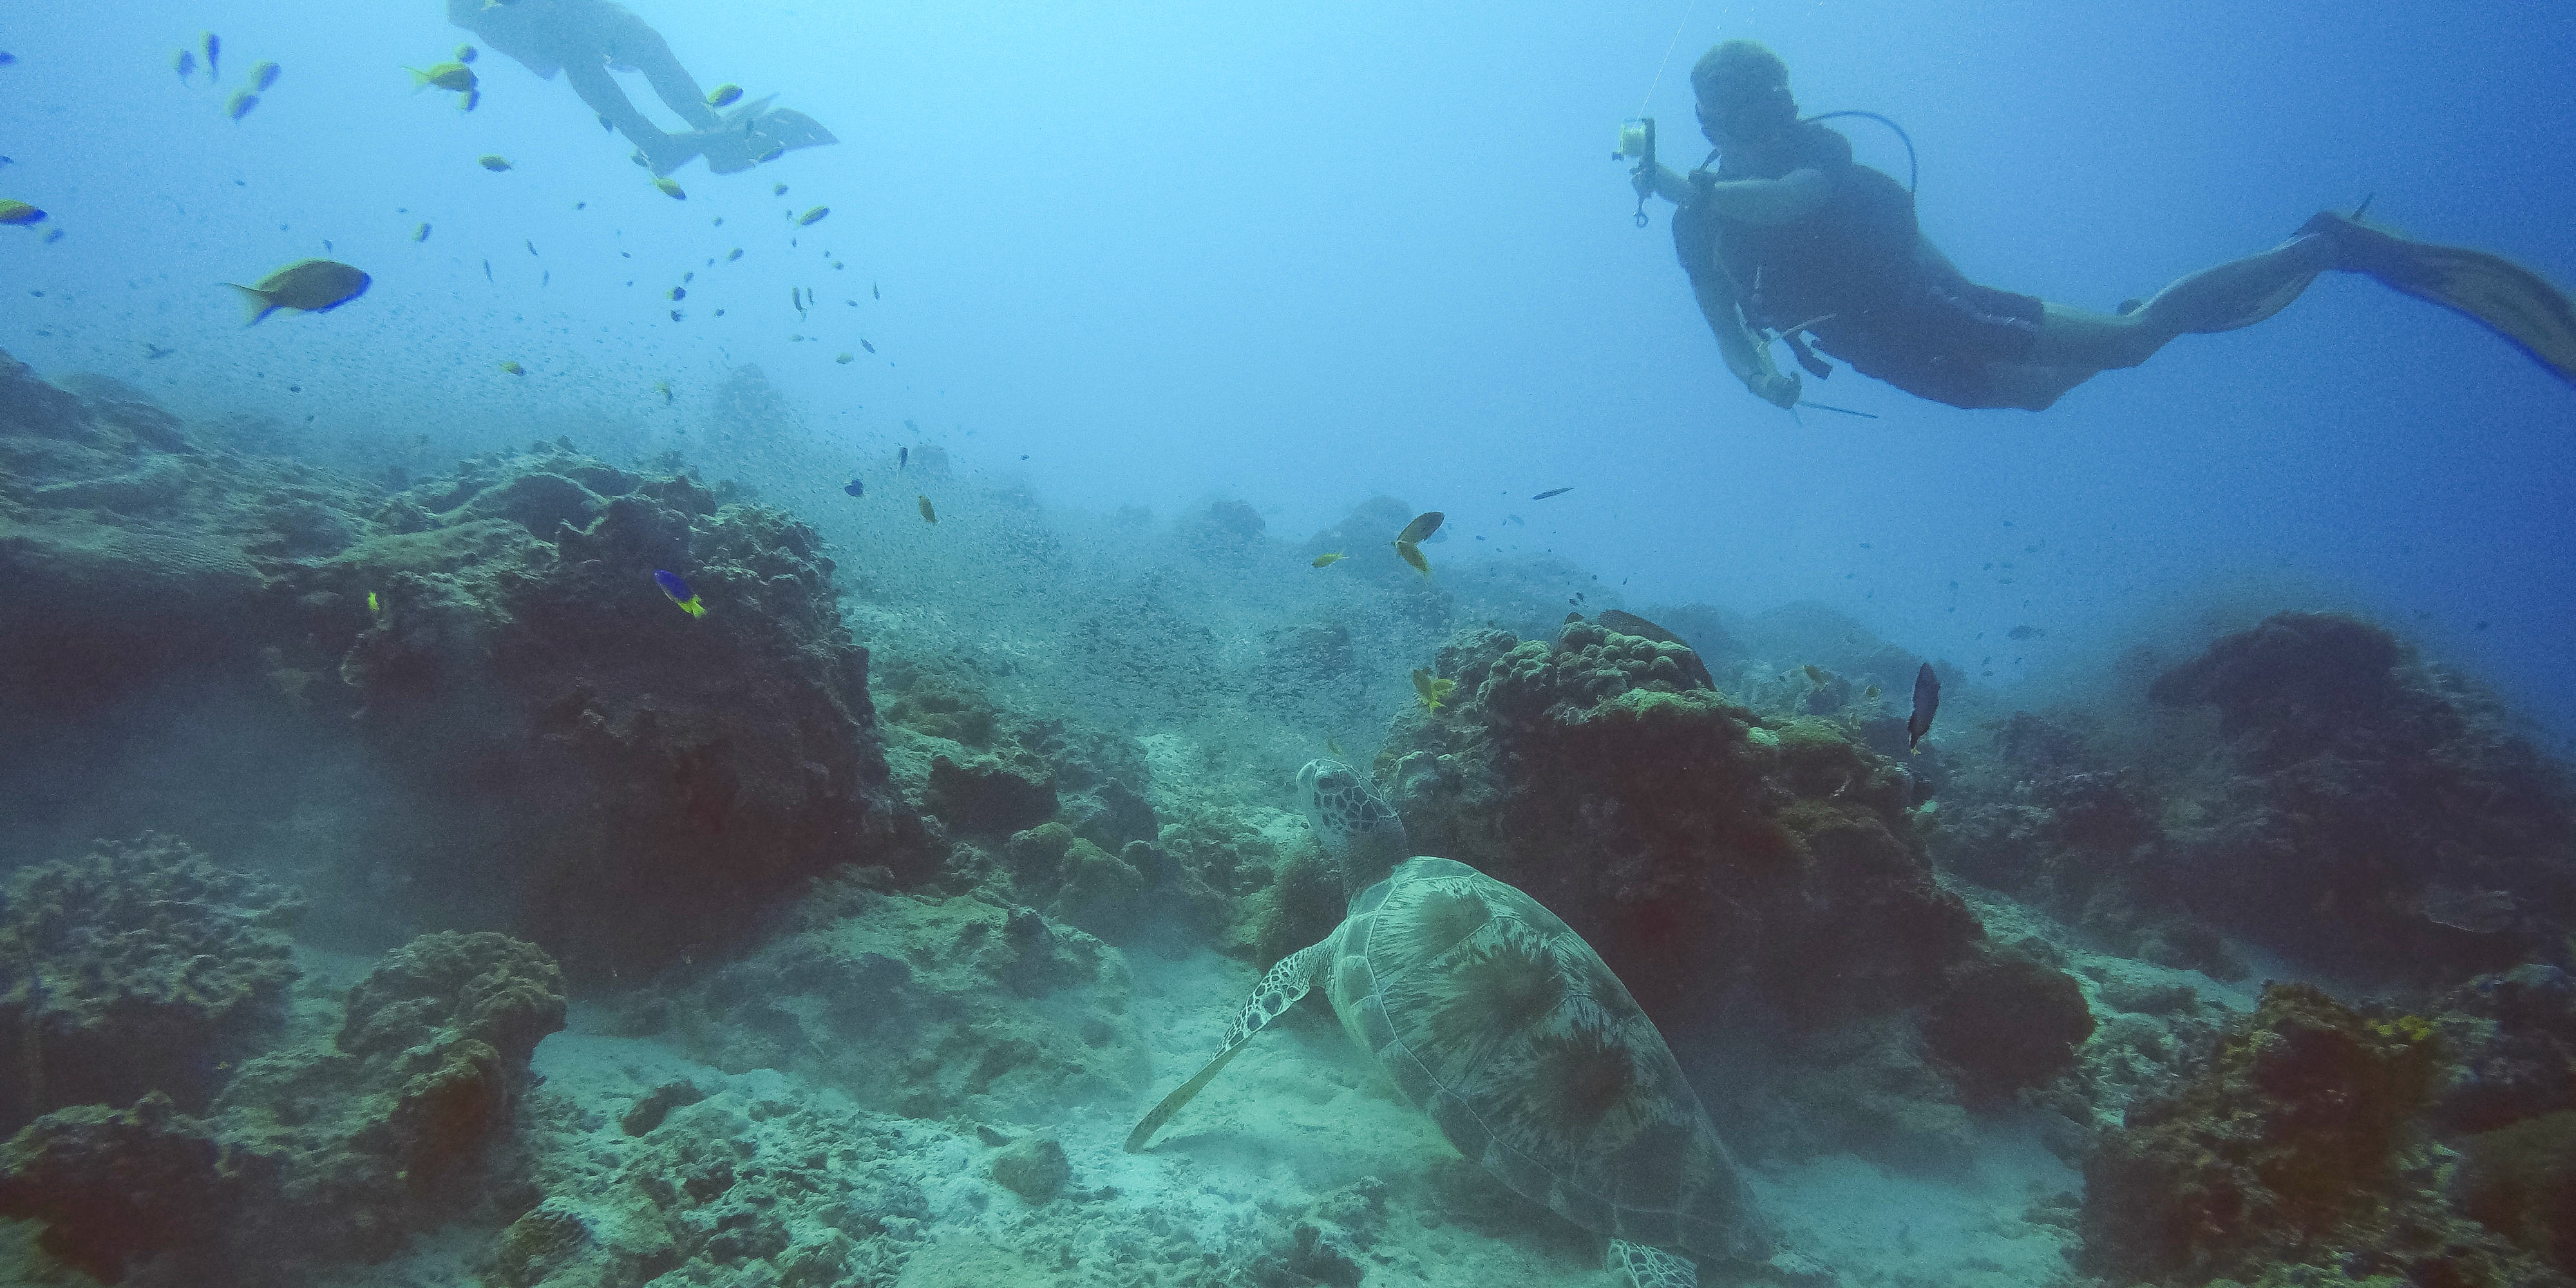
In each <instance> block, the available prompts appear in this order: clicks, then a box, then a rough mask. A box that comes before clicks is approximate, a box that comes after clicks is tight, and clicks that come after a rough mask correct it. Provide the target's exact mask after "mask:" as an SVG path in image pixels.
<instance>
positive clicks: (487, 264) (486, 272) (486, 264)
mask: <svg viewBox="0 0 2576 1288" xmlns="http://www.w3.org/2000/svg"><path fill="white" fill-rule="evenodd" d="M483 280H484V281H487V282H488V281H491V280H492V261H490V260H488V259H487V260H484V261H483Z"/></svg>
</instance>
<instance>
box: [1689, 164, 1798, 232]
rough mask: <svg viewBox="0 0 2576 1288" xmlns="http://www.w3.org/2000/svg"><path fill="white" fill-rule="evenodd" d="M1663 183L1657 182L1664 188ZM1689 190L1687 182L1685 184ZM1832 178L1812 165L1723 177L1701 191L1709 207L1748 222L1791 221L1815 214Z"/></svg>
mask: <svg viewBox="0 0 2576 1288" xmlns="http://www.w3.org/2000/svg"><path fill="white" fill-rule="evenodd" d="M1662 189H1663V185H1662V184H1661V183H1660V182H1659V183H1657V184H1656V190H1657V191H1659V192H1660V191H1662ZM1685 190H1687V185H1685ZM1833 190H1834V183H1833V180H1831V179H1828V178H1826V177H1825V172H1824V171H1822V170H1817V169H1813V168H1809V169H1804V170H1792V171H1790V172H1789V173H1787V174H1784V175H1782V176H1780V177H1779V178H1777V179H1721V180H1718V181H1717V182H1715V183H1711V184H1709V185H1707V186H1706V187H1705V188H1703V189H1702V190H1701V192H1700V196H1699V199H1700V200H1701V201H1703V202H1706V203H1707V204H1708V208H1709V209H1711V210H1714V211H1716V212H1717V213H1719V214H1721V215H1724V216H1726V217H1727V218H1729V219H1736V220H1741V221H1743V222H1745V223H1748V224H1765V225H1771V224H1791V223H1796V222H1797V221H1799V220H1801V219H1804V218H1806V217H1807V216H1809V215H1811V214H1814V213H1815V212H1816V210H1817V209H1818V208H1819V207H1821V206H1823V205H1824V204H1825V198H1827V197H1829V196H1832V195H1833Z"/></svg>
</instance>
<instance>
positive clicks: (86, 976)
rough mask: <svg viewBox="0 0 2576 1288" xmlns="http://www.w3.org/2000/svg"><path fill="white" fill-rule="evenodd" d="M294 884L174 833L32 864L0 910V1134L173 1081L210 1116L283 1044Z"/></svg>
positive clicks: (184, 1105) (174, 1095)
mask: <svg viewBox="0 0 2576 1288" xmlns="http://www.w3.org/2000/svg"><path fill="white" fill-rule="evenodd" d="M304 909H305V900H304V898H303V896H301V895H299V894H297V893H296V892H294V891H291V890H287V889H284V888H281V887H279V886H275V885H271V884H269V883H268V882H266V881H262V880H260V879H258V878H257V877H253V876H250V875H248V874H246V873H241V872H235V871H231V870H229V869H226V868H222V867H218V866H216V865H215V864H213V863H211V862H209V861H207V860H206V859H205V858H204V857H203V856H202V855H199V854H198V853H197V852H196V851H195V850H193V849H191V848H190V847H189V846H188V845H187V844H186V843H185V842H183V841H180V840H178V839H176V838H173V837H167V836H150V835H147V836H145V837H143V838H141V839H139V840H136V841H133V842H130V843H117V842H100V843H99V844H98V845H97V846H96V847H94V848H93V849H92V850H91V851H90V853H88V854H86V855H84V856H82V857H80V858H78V859H73V860H69V861H57V862H52V863H43V864H38V865H35V866H33V867H28V868H22V869H20V870H19V871H18V872H16V873H15V874H13V875H12V876H11V877H10V878H9V881H8V883H7V888H6V905H5V910H0V981H5V984H6V991H5V992H0V1071H5V1072H0V1132H10V1131H15V1130H17V1129H18V1128H20V1127H23V1126H25V1125H26V1124H27V1123H28V1121H29V1120H31V1119H33V1118H35V1117H37V1116H38V1115H40V1114H44V1113H46V1112H49V1111H51V1110H55V1109H61V1108H65V1107H67V1106H72V1105H91V1104H106V1105H127V1104H132V1103H134V1102H135V1101H137V1100H139V1099H141V1098H142V1097H143V1096H144V1095H146V1094H147V1093H156V1092H157V1093H159V1094H160V1095H161V1096H163V1097H164V1098H165V1099H166V1100H167V1101H169V1102H170V1103H171V1105H172V1106H173V1107H174V1108H175V1109H177V1110H179V1111H182V1112H187V1113H202V1112H204V1110H205V1108H206V1107H207V1106H208V1105H209V1104H211V1103H212V1102H213V1101H214V1099H215V1096H216V1095H217V1094H218V1093H219V1092H221V1091H222V1090H223V1088H224V1085H225V1084H226V1082H228V1081H229V1075H228V1074H227V1072H226V1071H227V1070H229V1069H230V1068H232V1067H233V1065H234V1064H235V1063H237V1062H239V1061H241V1060H243V1059H245V1058H247V1057H248V1056H250V1055H252V1054H255V1053H256V1052H258V1051H261V1050H264V1049H266V1047H267V1046H268V1045H269V1044H271V1043H273V1042H275V1041H276V1040H277V1039H278V1037H279V1036H280V1034H281V1032H282V1029H283V1026H284V1024H285V1020H286V1003H287V991H288V988H289V986H290V985H292V984H293V983H294V981H295V978H296V974H297V972H296V969H295V966H294V964H293V961H292V954H293V947H292V945H291V943H290V942H289V941H288V939H287V936H286V929H287V928H288V927H289V926H292V925H293V924H294V923H295V921H296V920H297V919H298V918H299V917H300V916H302V915H303V912H304Z"/></svg>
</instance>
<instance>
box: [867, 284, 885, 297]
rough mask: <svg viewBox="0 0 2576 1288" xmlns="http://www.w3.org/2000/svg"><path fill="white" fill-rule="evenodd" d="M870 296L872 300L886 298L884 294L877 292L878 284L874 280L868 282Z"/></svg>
mask: <svg viewBox="0 0 2576 1288" xmlns="http://www.w3.org/2000/svg"><path fill="white" fill-rule="evenodd" d="M868 298H869V299H872V300H882V299H884V298H885V297H884V296H882V295H879V294H877V284H876V283H874V282H870V283H868Z"/></svg>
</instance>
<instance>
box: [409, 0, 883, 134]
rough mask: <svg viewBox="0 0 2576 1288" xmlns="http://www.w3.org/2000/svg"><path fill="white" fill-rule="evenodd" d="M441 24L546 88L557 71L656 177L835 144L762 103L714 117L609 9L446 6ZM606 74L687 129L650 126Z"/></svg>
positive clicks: (682, 73)
mask: <svg viewBox="0 0 2576 1288" xmlns="http://www.w3.org/2000/svg"><path fill="white" fill-rule="evenodd" d="M447 20H448V21H450V22H452V23H455V24H456V25H457V26H459V27H463V28H464V29H466V30H467V31H470V32H473V33H474V34H475V35H476V36H479V37H481V38H482V40H483V43H484V44H487V45H490V46H491V47H493V48H494V49H497V50H500V51H501V52H502V53H505V54H508V55H509V56H510V57H512V58H515V59H517V60H519V62H520V63H521V64H522V65H523V66H525V67H526V68H527V69H528V70H529V71H532V72H535V73H536V74H537V75H538V76H540V77H543V78H545V79H547V80H552V79H554V75H555V73H556V72H557V71H559V70H560V71H561V72H562V73H563V74H564V79H565V80H566V81H567V82H569V83H570V84H571V85H572V88H573V92H574V93H576V94H579V95H581V101H582V102H584V103H588V104H589V105H590V110H592V111H594V112H597V113H599V119H600V120H601V121H602V122H603V123H605V124H607V125H609V126H612V127H614V128H615V129H616V130H617V132H618V133H620V134H623V135H625V136H626V138H627V141H628V142H631V143H633V144H634V145H635V148H636V151H637V153H638V154H640V155H641V156H642V157H643V158H644V163H645V165H646V166H648V167H649V168H650V169H651V170H652V171H653V173H655V174H657V175H665V174H669V173H670V172H672V171H673V170H676V169H678V168H680V167H681V166H682V165H684V164H686V163H687V162H688V160H689V158H691V157H694V156H699V155H704V156H705V157H706V159H707V168H708V169H710V170H713V171H715V172H716V173H718V174H730V173H732V172H734V171H737V170H748V169H750V168H751V167H752V166H753V165H754V164H757V163H758V162H761V161H765V160H768V159H769V158H771V157H774V156H776V155H777V154H778V153H779V152H782V151H785V150H787V149H789V148H803V147H812V146H814V145H816V144H821V143H836V142H839V140H837V139H835V138H833V137H832V134H831V132H830V131H828V130H825V129H824V128H823V127H822V126H820V125H818V124H816V123H815V122H814V119H813V118H812V117H809V116H806V115H805V114H804V113H802V112H790V111H783V110H782V111H768V110H765V109H767V107H768V102H769V100H767V99H762V100H760V101H759V102H756V103H753V104H750V105H749V106H746V107H742V108H738V109H736V110H734V111H733V112H730V113H728V114H726V115H724V116H722V117H719V116H717V115H716V113H715V112H714V111H713V110H712V109H711V108H709V107H708V106H707V101H706V96H705V94H704V93H703V92H702V91H700V90H699V88H698V82H697V80H696V79H695V78H694V77H691V76H690V75H689V72H688V69H687V68H684V67H682V66H680V60H679V59H678V58H677V57H674V56H673V55H672V53H671V46H670V44H669V43H668V42H666V41H664V40H663V39H662V35H661V33H660V32H657V31H655V30H653V28H651V27H650V26H647V25H646V24H645V22H644V20H643V19H641V18H638V17H636V16H635V15H634V14H633V13H632V12H630V11H628V10H627V9H626V7H625V6H623V5H619V4H613V3H611V2H610V0H447ZM612 68H614V69H616V70H619V71H640V72H642V73H644V79H645V80H647V81H649V82H651V84H652V86H653V92H654V94H655V95H657V96H658V97H660V98H661V100H662V102H663V104H664V105H665V106H667V107H669V108H670V109H671V110H672V111H674V112H677V113H678V114H679V115H680V118H681V119H682V120H684V121H686V122H688V123H689V124H690V125H691V126H694V127H696V128H695V129H694V130H693V131H692V132H690V133H687V134H672V133H670V132H669V131H667V130H664V129H663V128H662V127H660V126H658V125H655V124H654V123H653V122H652V121H651V120H649V119H647V118H646V117H645V115H644V114H643V113H642V112H639V111H637V110H635V105H634V104H633V103H632V102H629V101H628V100H627V97H626V91H625V90H623V89H620V88H618V85H617V81H616V78H614V77H612V76H610V75H609V74H608V73H609V71H610V69H612Z"/></svg>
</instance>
